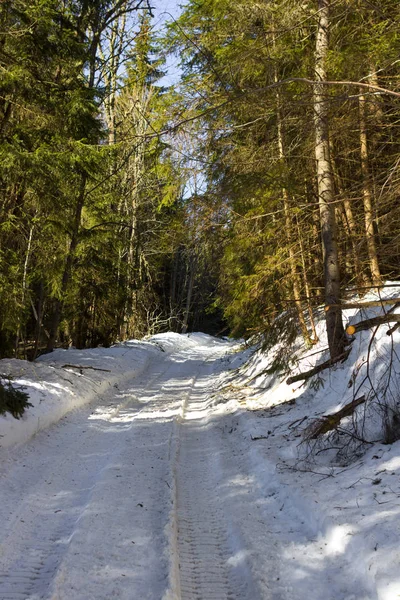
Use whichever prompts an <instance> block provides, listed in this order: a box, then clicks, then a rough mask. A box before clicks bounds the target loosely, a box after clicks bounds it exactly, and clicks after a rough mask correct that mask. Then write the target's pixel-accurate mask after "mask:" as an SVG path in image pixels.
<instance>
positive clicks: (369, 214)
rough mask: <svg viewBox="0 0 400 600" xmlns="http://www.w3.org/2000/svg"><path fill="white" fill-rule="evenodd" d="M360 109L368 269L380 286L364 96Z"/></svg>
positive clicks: (362, 96) (361, 97)
mask: <svg viewBox="0 0 400 600" xmlns="http://www.w3.org/2000/svg"><path fill="white" fill-rule="evenodd" d="M359 108H360V157H361V174H362V193H363V201H364V215H365V237H366V240H367V248H368V258H369V267H370V271H371V276H372V283H373V285H380V284H381V282H382V280H381V273H380V269H379V262H378V254H377V251H376V243H375V233H374V211H373V206H372V192H371V179H370V175H369V167H368V143H367V124H366V98H365V96H364V94H360V96H359Z"/></svg>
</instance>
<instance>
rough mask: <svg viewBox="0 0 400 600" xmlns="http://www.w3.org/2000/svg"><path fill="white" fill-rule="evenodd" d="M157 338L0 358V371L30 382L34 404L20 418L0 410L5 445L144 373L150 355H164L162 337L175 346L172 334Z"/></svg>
mask: <svg viewBox="0 0 400 600" xmlns="http://www.w3.org/2000/svg"><path fill="white" fill-rule="evenodd" d="M155 341H156V342H157V343H155V342H153V341H152V340H151V339H149V340H148V341H137V340H131V341H128V342H126V343H123V344H118V345H116V346H113V347H111V348H94V349H90V350H76V349H68V350H62V349H57V350H55V351H54V352H52V353H51V354H45V355H43V356H41V357H39V358H38V359H37V360H36V361H35V362H27V361H24V360H16V359H10V360H7V359H5V360H1V361H0V373H1V374H3V375H7V376H10V377H11V378H12V381H13V384H14V385H16V386H24V387H25V391H26V392H27V393H28V394H29V402H31V403H32V404H33V407H32V408H29V409H27V410H26V411H25V413H24V415H23V416H22V418H21V419H19V420H17V419H14V417H12V416H11V415H10V414H6V415H4V416H0V447H1V448H5V447H8V446H11V445H14V444H19V443H23V442H26V441H27V440H28V439H29V438H31V437H32V436H33V435H35V434H36V433H37V432H38V431H40V430H41V429H44V428H46V427H48V426H49V425H51V424H52V423H55V422H57V421H58V420H59V419H61V418H62V417H63V416H64V415H65V414H66V413H67V412H69V411H70V410H72V409H74V408H77V407H79V406H82V405H83V404H86V403H88V402H90V401H91V400H93V399H94V398H96V397H97V396H99V395H101V394H103V393H104V392H105V391H106V390H107V389H108V388H109V387H110V386H112V385H117V384H119V383H122V382H123V381H124V380H126V379H129V378H132V377H135V376H138V375H140V374H141V373H143V371H144V370H145V369H146V367H147V365H148V363H149V360H150V359H151V358H155V359H157V357H159V358H160V359H162V357H163V355H162V353H161V351H160V348H159V346H158V344H159V343H162V342H165V343H166V344H167V345H168V347H169V349H170V351H171V352H172V351H173V349H174V348H176V345H175V346H174V343H173V339H171V336H170V335H165V336H164V338H163V337H162V336H157V340H155Z"/></svg>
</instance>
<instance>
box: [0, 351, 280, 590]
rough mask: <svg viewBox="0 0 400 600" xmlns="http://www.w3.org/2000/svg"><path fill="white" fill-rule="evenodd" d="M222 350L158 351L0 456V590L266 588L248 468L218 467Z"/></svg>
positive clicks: (225, 452)
mask: <svg viewBox="0 0 400 600" xmlns="http://www.w3.org/2000/svg"><path fill="white" fill-rule="evenodd" d="M227 349H228V346H225V345H224V344H219V345H216V346H215V345H213V346H212V345H202V346H201V345H200V346H198V347H196V348H194V349H191V350H190V352H189V351H185V350H182V351H181V352H178V353H175V354H171V355H168V354H166V353H161V352H160V353H159V355H158V357H157V360H153V361H152V363H151V364H150V367H149V368H148V370H146V372H145V373H144V374H143V375H142V376H141V377H140V378H139V379H134V380H133V381H131V382H130V383H129V382H128V383H126V384H124V386H123V388H122V389H117V388H116V387H114V388H112V392H109V393H107V394H105V395H103V396H102V397H101V398H98V400H97V401H94V402H92V403H91V405H90V406H89V407H86V408H83V409H78V410H76V411H74V412H73V413H70V414H69V415H68V416H66V417H64V419H62V420H61V421H60V422H59V423H58V424H57V425H55V426H52V427H51V428H49V429H47V430H45V431H42V432H40V433H39V434H38V435H37V436H36V437H35V438H33V439H32V440H31V441H30V442H29V443H27V444H25V445H24V446H21V447H20V448H18V449H17V450H15V449H14V451H13V452H12V453H11V452H9V453H8V457H7V458H6V460H3V462H2V464H1V470H0V476H1V489H2V491H3V492H6V493H2V500H1V507H0V519H1V523H2V527H1V531H0V542H1V555H0V598H1V600H20V599H21V600H22V599H26V598H34V599H39V598H43V599H44V598H53V599H62V600H67V599H68V600H78V599H80V600H83V599H90V598H93V599H96V600H99V599H109V598H121V599H124V598H126V599H128V598H129V599H137V600H142V599H143V600H144V599H146V598H149V599H150V598H151V599H154V600H160V599H161V598H170V599H180V598H182V599H184V600H185V599H187V600H191V599H202V600H206V599H210V600H211V599H213V598H215V599H220V600H223V599H225V598H226V599H228V598H231V599H234V598H238V599H239V598H243V599H244V598H246V599H247V598H248V599H250V598H251V599H252V600H255V599H256V598H258V597H260V598H267V597H269V596H267V595H265V593H264V594H263V585H262V581H261V582H260V581H259V580H258V579H257V577H254V574H253V573H252V570H251V569H250V568H249V564H250V563H249V557H250V556H251V555H252V553H253V550H252V548H251V547H250V548H247V547H246V546H245V545H244V541H243V539H242V537H241V536H242V533H241V532H240V527H239V528H238V524H240V522H241V521H243V514H241V511H245V512H246V513H247V512H248V511H247V508H246V507H247V506H248V504H247V503H248V497H247V493H246V495H244V496H243V489H244V487H246V481H247V480H248V476H247V475H246V473H243V472H242V471H241V467H242V466H243V465H241V464H240V463H237V464H236V465H234V472H232V470H231V469H232V465H228V464H223V462H224V460H225V457H226V456H230V450H229V448H228V446H227V445H226V444H227V440H226V439H225V438H224V437H223V436H222V435H221V426H220V424H219V423H218V420H213V418H212V417H211V415H210V411H209V403H210V400H209V398H210V393H211V392H212V391H213V386H214V385H215V379H216V375H217V374H218V373H220V372H221V371H222V370H223V369H224V368H226V367H224V365H226V362H224V355H225V353H226V351H227ZM224 439H225V442H224ZM228 467H229V468H228ZM246 492H248V490H246ZM235 511H236V514H235ZM253 527H254V525H253ZM251 528H252V526H251V525H250V526H249V529H250V530H251ZM255 542H257V540H255ZM258 551H259V549H258ZM262 562H263V561H262ZM260 583H261V587H260ZM264 591H265V590H264ZM275 597H277V596H275Z"/></svg>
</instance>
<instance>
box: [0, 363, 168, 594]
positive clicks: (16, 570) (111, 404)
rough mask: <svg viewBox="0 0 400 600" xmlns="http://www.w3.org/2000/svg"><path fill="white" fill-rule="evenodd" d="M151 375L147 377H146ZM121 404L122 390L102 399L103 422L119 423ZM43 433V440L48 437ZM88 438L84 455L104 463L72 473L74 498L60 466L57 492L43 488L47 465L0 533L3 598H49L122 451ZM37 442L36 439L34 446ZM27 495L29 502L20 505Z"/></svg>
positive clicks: (152, 382) (125, 404)
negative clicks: (80, 528)
mask: <svg viewBox="0 0 400 600" xmlns="http://www.w3.org/2000/svg"><path fill="white" fill-rule="evenodd" d="M170 368H171V365H170V364H169V363H168V362H165V363H164V362H163V364H162V365H161V368H160V367H158V368H156V369H155V370H154V371H153V374H152V376H151V377H150V378H149V379H147V381H145V384H144V385H142V386H138V387H135V389H134V392H135V394H134V395H132V396H131V397H132V401H134V402H135V401H136V398H137V396H140V394H141V393H143V394H146V393H148V392H149V391H152V389H154V386H155V387H159V386H158V385H157V384H158V381H159V380H160V379H162V378H163V377H164V376H165V373H166V371H168V370H169V369H170ZM148 375H149V374H148V373H146V377H148ZM128 387H129V386H128ZM128 392H129V390H128ZM116 400H117V401H116ZM118 400H119V399H118V391H117V390H115V392H114V395H113V397H108V398H107V401H106V403H104V401H102V403H101V404H99V405H98V407H99V408H100V409H101V408H105V410H106V413H105V414H106V419H105V420H106V421H107V422H109V423H112V422H113V421H114V420H115V419H118V418H119V417H120V416H122V415H123V413H124V412H125V411H127V410H128V408H129V404H130V403H129V401H127V400H123V401H122V402H121V401H118ZM157 400H158V401H157ZM157 400H156V401H155V404H156V406H157V405H160V398H158V399H157ZM151 405H153V402H151V401H149V402H147V403H145V404H144V408H143V405H141V406H140V408H139V407H137V408H136V410H135V413H134V417H133V420H132V422H134V418H135V416H137V415H140V413H142V412H143V411H151V410H152V407H151ZM92 410H93V406H92ZM80 412H81V411H79V410H78V411H76V412H75V414H72V415H71V416H70V419H71V420H74V418H76V417H77V416H79V413H80ZM86 412H89V411H86ZM56 427H62V425H60V424H58V425H56ZM40 435H42V437H44V435H45V434H44V433H43V434H39V436H40ZM39 436H37V437H39ZM89 437H91V438H93V439H92V442H93V445H92V446H91V445H90V441H89V440H88V444H86V446H85V445H83V447H81V448H80V450H81V452H82V451H86V448H87V446H88V447H89V448H90V449H91V451H92V453H93V455H95V454H96V452H97V453H100V454H102V460H97V461H93V465H92V463H91V462H90V461H89V463H90V466H88V465H85V466H86V470H87V472H89V473H90V476H88V474H87V472H86V473H82V474H81V477H82V479H81V480H80V477H79V475H78V473H77V475H76V478H75V475H74V473H73V472H72V477H73V479H72V481H74V479H75V483H76V484H77V486H76V488H77V490H79V492H78V493H77V492H76V491H75V493H71V494H70V495H69V494H64V492H65V489H66V488H68V484H67V483H66V482H64V481H63V477H62V476H58V477H57V465H56V466H55V467H54V469H52V470H53V471H54V473H56V476H55V477H54V480H55V481H54V484H55V489H53V488H49V489H46V488H45V486H47V485H48V484H49V482H48V481H46V476H47V477H48V474H49V473H48V470H47V466H48V465H45V468H44V481H43V480H41V481H39V482H35V484H34V485H33V487H28V486H27V489H26V490H21V491H20V493H21V497H20V498H19V499H18V501H19V502H18V508H17V510H15V511H14V514H13V515H12V516H11V517H10V519H9V520H8V527H7V528H5V529H3V532H2V534H0V542H1V546H2V553H1V556H0V565H1V566H2V569H3V570H2V572H1V571H0V599H1V600H27V599H28V598H29V599H32V600H33V599H34V600H44V599H46V598H49V597H51V590H52V584H53V581H54V579H55V577H56V574H57V572H58V569H59V567H60V565H61V563H62V560H63V557H64V555H65V554H66V553H67V552H68V549H69V544H70V542H71V540H72V538H73V536H74V534H75V532H76V529H77V527H78V525H79V522H80V519H81V517H82V516H83V515H84V513H85V511H86V510H87V508H88V507H89V506H90V501H91V497H92V494H93V491H94V489H95V487H96V485H97V483H98V482H99V481H101V477H102V473H103V471H104V470H105V469H106V468H107V464H109V463H110V460H111V458H112V456H113V454H114V453H115V452H118V446H115V444H114V443H113V441H112V440H110V441H109V442H107V441H106V445H105V446H104V443H105V440H104V439H103V438H102V437H101V436H99V434H98V432H97V433H96V432H92V434H91V436H90V435H89ZM113 440H114V438H113ZM34 443H35V441H34V440H33V441H32V442H31V443H30V445H31V444H34ZM64 461H65V457H64ZM77 468H79V465H77ZM59 471H60V473H61V472H63V469H62V465H60V468H59ZM46 473H47V475H46ZM70 485H71V484H70ZM69 489H71V488H69ZM50 491H51V492H53V493H52V496H49V492H50ZM24 492H25V493H26V494H27V495H28V498H25V499H22V501H21V498H23V496H22V494H23V493H24ZM54 492H57V493H54ZM70 496H71V497H70Z"/></svg>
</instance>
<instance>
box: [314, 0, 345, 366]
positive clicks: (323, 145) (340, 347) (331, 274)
mask: <svg viewBox="0 0 400 600" xmlns="http://www.w3.org/2000/svg"><path fill="white" fill-rule="evenodd" d="M329 6H330V0H318V9H319V12H318V30H317V39H316V46H315V75H316V80H317V81H326V79H327V77H326V57H327V53H328V47H329V46H328V30H329ZM325 94H326V90H325V89H324V85H321V84H318V83H317V84H315V86H314V126H315V159H316V170H317V184H318V203H319V211H320V222H321V240H322V253H323V263H324V288H325V304H326V305H331V304H340V270H339V255H338V247H337V228H336V221H335V211H334V209H333V200H334V186H333V176H332V168H331V162H330V154H329V118H328V104H327V98H326V95H325ZM325 315H326V317H325V318H326V329H327V336H328V345H329V351H330V354H331V358H336V357H337V356H339V355H340V354H343V352H344V344H345V334H344V328H343V322H342V311H341V309H340V308H339V307H332V308H329V309H328V310H326V312H325Z"/></svg>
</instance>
